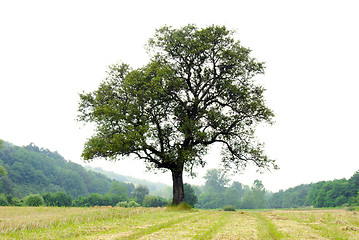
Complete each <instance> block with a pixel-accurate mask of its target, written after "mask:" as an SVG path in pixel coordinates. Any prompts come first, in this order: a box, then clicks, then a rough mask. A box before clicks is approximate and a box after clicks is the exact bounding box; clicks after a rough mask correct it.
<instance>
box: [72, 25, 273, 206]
mask: <svg viewBox="0 0 359 240" xmlns="http://www.w3.org/2000/svg"><path fill="white" fill-rule="evenodd" d="M233 36H234V32H233V31H229V30H227V29H226V27H224V26H210V27H206V28H202V29H200V28H198V27H197V26H195V25H188V26H185V27H182V28H179V29H173V28H171V27H167V26H165V27H162V28H160V29H158V30H157V31H156V33H155V35H154V37H153V38H151V39H150V40H149V43H148V50H149V52H150V53H151V57H152V58H151V60H150V62H149V63H148V64H147V65H145V66H144V67H142V68H138V69H131V68H130V67H129V66H128V65H126V64H116V65H112V66H110V67H109V71H108V76H107V78H106V79H105V80H104V82H102V83H101V84H100V86H99V88H98V90H96V91H94V92H90V93H82V94H80V104H79V113H80V114H79V116H78V120H79V121H83V122H85V123H94V126H95V134H94V135H93V136H92V137H91V138H90V139H89V140H88V141H87V142H86V143H85V146H84V150H83V153H82V157H83V158H84V160H88V161H90V160H93V159H95V158H99V157H100V158H105V159H107V160H113V161H115V160H119V159H121V158H122V157H128V156H130V155H134V156H137V158H139V159H142V160H144V161H145V162H147V163H148V164H149V167H150V168H152V169H162V170H165V171H166V170H169V171H171V173H172V180H173V202H172V203H173V204H179V203H181V202H183V201H184V190H183V178H182V175H183V172H184V171H187V172H189V173H190V174H192V175H193V174H194V171H193V170H194V167H197V166H202V167H203V166H204V165H205V164H206V161H205V159H204V158H203V156H204V155H205V153H206V152H207V151H208V149H209V147H210V146H211V145H212V144H221V145H222V147H223V151H222V153H223V154H222V155H223V159H222V162H223V165H224V166H225V167H227V168H232V169H233V167H234V169H237V170H242V169H243V168H245V167H246V166H247V165H248V163H254V164H255V165H256V166H257V167H259V169H268V168H272V167H273V168H276V165H275V162H274V160H270V159H269V158H268V157H267V156H266V155H265V154H264V151H263V144H261V143H259V142H258V141H257V140H256V138H255V136H254V133H255V127H256V126H257V125H258V124H259V123H262V122H264V123H271V119H272V117H273V116H274V114H273V113H272V111H271V110H270V109H268V108H267V107H266V105H265V101H264V97H263V92H264V88H263V87H262V86H261V85H259V84H256V83H255V81H254V77H255V76H256V75H258V74H263V73H264V64H263V63H262V62H258V61H257V60H256V59H254V58H252V57H251V56H250V52H251V50H249V49H248V48H245V47H243V46H242V45H241V44H240V42H239V41H235V40H234V38H233Z"/></svg>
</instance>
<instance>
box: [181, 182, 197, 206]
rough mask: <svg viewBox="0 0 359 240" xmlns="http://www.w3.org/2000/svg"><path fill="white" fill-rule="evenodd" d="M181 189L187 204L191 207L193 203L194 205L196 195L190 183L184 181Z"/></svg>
mask: <svg viewBox="0 0 359 240" xmlns="http://www.w3.org/2000/svg"><path fill="white" fill-rule="evenodd" d="M183 190H184V201H185V202H186V203H188V204H189V205H191V206H192V207H194V205H196V203H197V202H198V197H197V195H196V193H195V192H194V189H193V187H192V186H191V185H190V184H188V183H185V184H183Z"/></svg>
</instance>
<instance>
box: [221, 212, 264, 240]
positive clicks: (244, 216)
mask: <svg viewBox="0 0 359 240" xmlns="http://www.w3.org/2000/svg"><path fill="white" fill-rule="evenodd" d="M227 217H228V218H227V219H226V223H225V225H224V226H222V227H221V228H220V229H219V231H218V233H217V235H216V236H215V237H214V239H218V240H225V239H227V240H229V239H230V240H233V239H248V240H249V239H250V240H254V239H258V236H257V235H258V231H257V222H256V219H255V217H253V216H251V215H249V214H248V212H244V211H236V212H232V213H231V214H230V215H228V216H227Z"/></svg>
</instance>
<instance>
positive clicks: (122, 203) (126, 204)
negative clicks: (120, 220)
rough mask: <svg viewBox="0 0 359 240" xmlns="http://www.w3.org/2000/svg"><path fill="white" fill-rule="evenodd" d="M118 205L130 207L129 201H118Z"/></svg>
mask: <svg viewBox="0 0 359 240" xmlns="http://www.w3.org/2000/svg"><path fill="white" fill-rule="evenodd" d="M116 207H124V208H128V207H129V204H128V202H118V203H117V204H116Z"/></svg>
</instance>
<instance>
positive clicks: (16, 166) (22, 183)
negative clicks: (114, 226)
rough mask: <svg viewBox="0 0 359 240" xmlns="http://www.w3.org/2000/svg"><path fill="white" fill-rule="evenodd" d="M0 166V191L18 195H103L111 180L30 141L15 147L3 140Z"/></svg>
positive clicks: (109, 186) (109, 187)
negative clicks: (47, 193)
mask: <svg viewBox="0 0 359 240" xmlns="http://www.w3.org/2000/svg"><path fill="white" fill-rule="evenodd" d="M0 166H2V167H3V168H4V169H5V170H6V172H7V173H8V174H7V175H5V176H2V177H0V193H7V194H12V195H13V196H14V197H18V198H22V197H24V196H26V195H29V194H35V193H45V192H57V191H64V192H66V193H68V194H70V195H71V196H72V197H77V196H79V195H82V196H87V195H88V194H90V193H100V194H105V193H107V192H108V191H109V190H110V189H111V185H112V182H113V180H111V179H110V178H108V177H106V176H105V175H103V174H100V173H96V172H94V171H88V170H86V169H85V168H83V167H82V166H81V165H78V164H76V163H73V162H70V161H67V160H65V159H64V158H63V157H62V156H61V155H60V154H59V153H57V152H51V151H49V150H48V149H44V148H39V147H37V146H35V145H34V144H30V145H28V146H23V147H19V146H15V145H13V144H11V143H8V142H4V143H3V147H2V148H1V149H0Z"/></svg>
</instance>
